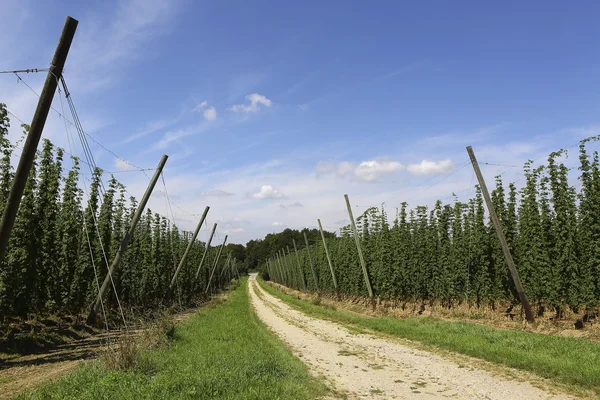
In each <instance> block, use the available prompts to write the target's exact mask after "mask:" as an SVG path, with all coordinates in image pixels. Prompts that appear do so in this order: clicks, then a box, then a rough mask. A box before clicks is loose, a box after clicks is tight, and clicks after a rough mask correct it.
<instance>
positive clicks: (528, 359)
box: [259, 280, 600, 395]
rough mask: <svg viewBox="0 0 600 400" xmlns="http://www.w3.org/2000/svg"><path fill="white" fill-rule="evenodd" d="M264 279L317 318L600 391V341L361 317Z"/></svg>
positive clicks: (428, 320)
mask: <svg viewBox="0 0 600 400" xmlns="http://www.w3.org/2000/svg"><path fill="white" fill-rule="evenodd" d="M259 283H260V284H261V286H262V288H263V289H265V290H266V291H267V292H268V293H270V294H271V295H274V296H277V297H279V298H280V299H282V300H284V301H285V302H287V303H289V304H291V305H294V306H295V307H296V308H298V309H300V310H302V311H304V312H305V313H307V314H309V315H312V316H315V317H319V318H324V319H328V320H331V321H335V322H340V323H343V324H346V325H349V326H355V327H359V328H366V329H371V330H373V331H376V332H382V333H386V334H390V335H393V336H398V337H402V338H406V339H410V340H414V341H418V342H421V343H424V344H427V345H432V346H436V347H438V348H442V349H445V350H450V351H453V352H456V353H461V354H465V355H468V356H472V357H476V358H480V359H483V360H486V361H491V362H493V363H497V364H503V365H506V366H509V367H513V368H517V369H521V370H525V371H530V372H533V373H534V374H536V375H538V376H541V377H544V378H549V379H552V380H554V381H556V382H560V383H562V384H566V385H567V386H570V387H574V388H581V389H585V390H592V391H594V392H595V393H596V395H598V394H600V343H595V342H590V341H589V340H586V339H581V338H573V337H564V336H550V335H543V334H539V333H533V332H525V331H518V330H505V329H497V328H493V327H490V326H485V325H479V324H473V323H468V322H451V321H444V320H441V319H437V318H433V317H408V318H404V319H397V318H393V317H367V316H361V315H357V314H355V313H351V312H347V311H343V310H334V309H331V308H327V307H325V306H322V305H316V304H313V303H311V302H309V301H305V300H300V299H298V298H296V297H294V296H290V295H289V294H286V293H283V292H281V291H280V290H278V289H276V288H274V287H273V286H271V285H269V284H266V283H265V282H264V281H261V280H259Z"/></svg>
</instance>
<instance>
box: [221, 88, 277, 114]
mask: <svg viewBox="0 0 600 400" xmlns="http://www.w3.org/2000/svg"><path fill="white" fill-rule="evenodd" d="M246 100H248V103H247V104H234V105H233V106H231V107H229V109H230V110H231V111H233V112H243V113H251V112H257V111H259V110H260V109H261V106H265V107H267V108H269V107H271V105H273V102H272V101H271V100H270V99H268V98H267V97H266V96H264V95H262V94H258V93H252V94H249V95H247V96H246Z"/></svg>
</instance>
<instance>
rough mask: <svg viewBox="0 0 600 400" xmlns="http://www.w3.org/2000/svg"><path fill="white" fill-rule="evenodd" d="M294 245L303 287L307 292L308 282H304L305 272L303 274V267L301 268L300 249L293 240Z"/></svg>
mask: <svg viewBox="0 0 600 400" xmlns="http://www.w3.org/2000/svg"><path fill="white" fill-rule="evenodd" d="M292 243H293V244H294V253H296V264H298V271H300V278H302V287H303V288H304V290H306V280H304V272H302V267H301V266H300V257H298V248H297V247H296V241H295V240H294V239H292ZM288 251H289V248H288Z"/></svg>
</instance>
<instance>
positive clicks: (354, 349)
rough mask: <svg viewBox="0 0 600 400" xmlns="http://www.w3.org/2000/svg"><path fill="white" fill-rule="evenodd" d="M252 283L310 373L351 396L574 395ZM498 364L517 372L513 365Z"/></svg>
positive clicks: (266, 315) (258, 305)
mask: <svg viewBox="0 0 600 400" xmlns="http://www.w3.org/2000/svg"><path fill="white" fill-rule="evenodd" d="M248 285H249V293H250V297H251V299H252V304H253V305H254V308H255V311H256V313H257V315H258V316H259V318H260V319H261V320H262V321H263V322H265V323H266V324H267V325H268V326H269V327H270V328H271V330H272V331H274V332H275V334H276V335H277V336H278V337H279V338H280V339H281V340H282V341H283V342H285V343H286V344H287V345H288V346H289V347H290V348H291V350H292V351H293V353H294V355H296V356H297V357H299V358H300V359H301V360H302V361H304V362H305V363H306V364H307V365H308V367H309V369H310V371H311V373H313V374H314V375H316V376H322V377H324V378H325V380H326V382H327V383H328V384H329V385H330V386H331V387H332V388H333V389H334V390H336V391H337V392H339V393H341V394H345V395H347V396H349V397H350V398H369V399H437V398H459V399H493V400H494V399H498V400H511V399H515V400H523V399H532V400H533V399H572V398H573V397H571V396H569V395H566V394H563V393H561V392H560V391H559V390H557V389H553V388H549V387H547V388H544V389H541V388H538V387H536V386H534V385H533V384H532V383H530V382H524V381H516V380H511V379H510V378H507V377H504V376H500V375H499V374H498V373H492V372H489V371H487V370H483V369H481V368H478V367H477V366H472V365H465V364H464V363H463V362H462V357H461V363H460V364H459V363H457V362H455V361H452V360H449V359H446V358H443V357H441V356H439V355H437V354H434V353H431V352H427V351H423V350H419V349H416V348H413V347H410V346H407V345H405V344H402V343H400V342H399V341H394V340H391V339H385V338H381V337H379V336H375V335H371V334H363V333H359V334H357V333H352V332H350V331H349V330H348V329H346V328H344V327H342V326H340V325H338V324H336V323H333V322H330V321H325V320H320V319H315V318H312V317H309V316H307V315H305V314H304V313H302V312H300V311H298V310H295V309H293V308H291V307H290V306H288V305H287V304H285V303H284V302H283V301H282V300H280V299H278V298H276V297H274V296H272V295H270V294H269V293H267V292H266V291H264V290H263V289H262V288H261V287H260V285H258V283H257V282H256V274H253V275H251V276H250V279H249V281H248ZM257 292H258V294H257ZM464 359H468V358H466V357H465V358H464ZM473 364H476V363H473ZM495 369H496V367H495ZM498 369H501V370H505V371H508V372H510V371H512V372H513V373H514V370H510V369H508V368H504V367H498ZM514 374H515V375H516V373H514ZM518 374H519V375H523V373H522V372H519V373H518ZM503 375H504V374H503ZM535 381H536V382H535V383H536V384H537V385H540V384H542V385H543V383H544V382H543V380H542V379H535ZM538 381H539V382H538ZM546 386H547V385H546Z"/></svg>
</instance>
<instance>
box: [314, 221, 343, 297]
mask: <svg viewBox="0 0 600 400" xmlns="http://www.w3.org/2000/svg"><path fill="white" fill-rule="evenodd" d="M317 223H318V224H319V230H320V231H321V239H323V247H324V248H325V256H327V263H328V264H329V269H330V270H331V278H332V279H333V287H334V288H335V291H336V293H337V294H338V297H339V295H340V291H339V289H338V284H337V279H336V278H335V272H334V271H333V263H332V262H331V256H330V255H329V249H328V248H327V241H326V240H325V234H324V233H323V227H322V226H321V220H320V219H317Z"/></svg>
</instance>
